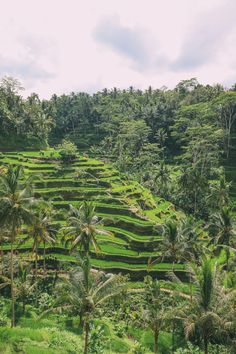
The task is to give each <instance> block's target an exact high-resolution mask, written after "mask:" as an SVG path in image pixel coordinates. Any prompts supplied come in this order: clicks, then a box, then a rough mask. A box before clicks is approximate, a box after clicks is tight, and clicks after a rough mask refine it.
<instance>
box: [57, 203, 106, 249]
mask: <svg viewBox="0 0 236 354" xmlns="http://www.w3.org/2000/svg"><path fill="white" fill-rule="evenodd" d="M103 221H104V219H100V220H99V218H98V216H96V215H95V207H94V205H93V204H92V203H88V202H84V203H83V204H82V205H81V206H80V207H79V209H77V208H75V207H73V206H72V205H70V216H69V219H68V226H66V227H64V228H63V231H64V236H63V238H62V240H63V241H64V242H65V245H66V246H67V244H70V245H71V249H72V250H74V249H75V248H77V247H78V248H79V249H80V250H81V251H82V252H83V253H84V254H85V256H88V255H89V251H90V246H92V247H93V248H94V249H95V251H99V250H100V247H99V245H98V242H97V238H96V236H97V235H109V236H111V235H112V233H111V232H109V231H105V230H104V229H102V223H103Z"/></svg>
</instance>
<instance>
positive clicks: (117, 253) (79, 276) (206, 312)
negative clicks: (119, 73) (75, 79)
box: [0, 78, 236, 354]
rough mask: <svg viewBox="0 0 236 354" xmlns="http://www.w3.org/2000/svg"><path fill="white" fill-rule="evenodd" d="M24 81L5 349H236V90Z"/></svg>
mask: <svg viewBox="0 0 236 354" xmlns="http://www.w3.org/2000/svg"><path fill="white" fill-rule="evenodd" d="M19 88H20V86H19V83H18V82H17V80H14V79H12V78H4V79H3V81H2V83H1V84H0V127H1V134H0V142H1V143H2V145H1V146H2V151H1V153H0V227H1V231H0V246H1V250H0V254H1V262H0V317H1V320H0V342H1V344H0V352H4V353H18V352H20V353H29V354H31V353H33V354H34V353H49V354H50V353H68V354H73V353H84V354H94V353H104V354H106V353H107V354H108V353H111V354H116V353H129V354H141V353H149V354H150V353H163V354H164V353H165V354H166V353H167V354H168V353H176V354H177V353H186V354H190V353H204V354H213V353H214V354H215V353H222V354H223V353H225V354H229V353H234V352H235V350H236V347H235V343H236V337H235V333H236V327H235V318H236V312H235V301H236V297H235V296H236V295H235V294H236V262H235V252H236V221H235V200H234V199H235V198H234V197H235V193H234V190H235V186H234V181H235V165H234V163H235V161H234V159H233V157H234V156H235V146H234V145H233V144H234V143H235V131H236V93H235V87H234V88H233V89H232V90H224V89H223V87H221V86H220V85H215V86H209V85H207V86H203V85H201V84H199V83H198V82H197V80H196V79H191V80H184V81H181V82H180V83H179V84H178V85H177V86H176V87H175V88H174V89H173V90H153V89H152V88H149V90H147V91H140V90H134V89H133V88H130V89H129V90H123V91H120V90H118V89H116V88H114V89H113V90H111V91H108V90H104V91H102V92H98V93H97V94H94V95H93V96H90V95H88V94H84V93H79V94H75V93H73V94H71V95H62V96H59V97H58V96H53V97H52V99H50V100H43V101H40V99H39V98H38V96H37V95H35V94H34V95H32V96H30V97H28V98H27V99H23V98H22V97H21V96H20V95H19ZM19 118H21V119H19ZM49 146H50V147H49ZM223 166H226V172H225V170H224V167H223ZM229 176H232V177H233V178H232V183H231V181H230V180H229V179H228V177H229ZM10 327H12V328H10Z"/></svg>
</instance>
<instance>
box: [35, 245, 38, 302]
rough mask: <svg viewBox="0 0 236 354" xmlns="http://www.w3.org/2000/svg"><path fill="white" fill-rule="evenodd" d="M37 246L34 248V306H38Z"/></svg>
mask: <svg viewBox="0 0 236 354" xmlns="http://www.w3.org/2000/svg"><path fill="white" fill-rule="evenodd" d="M37 281H38V245H36V247H35V282H36V286H35V304H36V306H37V305H38V284H37Z"/></svg>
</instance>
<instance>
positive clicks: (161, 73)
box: [0, 0, 236, 97]
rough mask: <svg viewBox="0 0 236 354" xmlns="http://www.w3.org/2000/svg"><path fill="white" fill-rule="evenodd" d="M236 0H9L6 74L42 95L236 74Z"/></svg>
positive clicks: (1, 46)
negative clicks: (234, 19) (235, 59)
mask: <svg viewBox="0 0 236 354" xmlns="http://www.w3.org/2000/svg"><path fill="white" fill-rule="evenodd" d="M234 3H235V2H234V0H230V1H226V0H207V1H206V0H198V1H195V0H179V1H173V0H166V1H165V2H164V1H162V0H147V1H144V0H138V1H137V0H119V1H116V0H99V1H96V0H86V1H84V0H67V1H66V0H50V1H46V0H40V1H39V0H34V1H32V0H21V1H17V0H9V1H8V2H3V3H2V6H1V8H2V11H1V15H2V16H1V23H0V76H2V75H4V74H8V75H13V76H17V77H19V78H20V79H21V80H22V82H23V85H24V86H25V87H26V91H25V94H29V93H30V92H33V91H34V92H38V93H39V94H40V95H41V97H49V96H50V95H51V94H53V93H57V94H61V93H63V92H70V91H89V92H94V91H96V90H99V89H102V88H104V87H108V88H111V87H114V86H116V87H121V88H124V87H128V86H130V85H132V86H135V87H137V88H138V87H140V88H146V87H148V86H149V85H152V86H154V87H161V86H162V85H166V86H171V87H172V86H174V85H176V84H177V83H178V81H179V80H181V79H185V78H189V77H194V76H196V77H198V79H199V81H202V82H204V83H206V82H209V83H215V82H223V83H227V84H231V83H233V82H235V81H236V69H235V65H234V64H235V63H234V61H233V60H232V58H234V57H235V51H236V50H235V48H234V47H235V46H234V43H235V41H234V39H235V36H236V29H235V25H234V21H233V16H234V13H235V5H234Z"/></svg>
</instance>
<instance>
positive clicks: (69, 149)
mask: <svg viewBox="0 0 236 354" xmlns="http://www.w3.org/2000/svg"><path fill="white" fill-rule="evenodd" d="M57 148H58V150H59V155H60V158H61V160H62V162H63V163H65V164H67V163H70V162H71V161H73V160H74V159H75V158H76V156H77V153H78V149H77V146H76V145H75V144H74V143H72V142H71V141H70V140H67V139H64V140H63V141H62V144H60V145H58V147H57Z"/></svg>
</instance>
